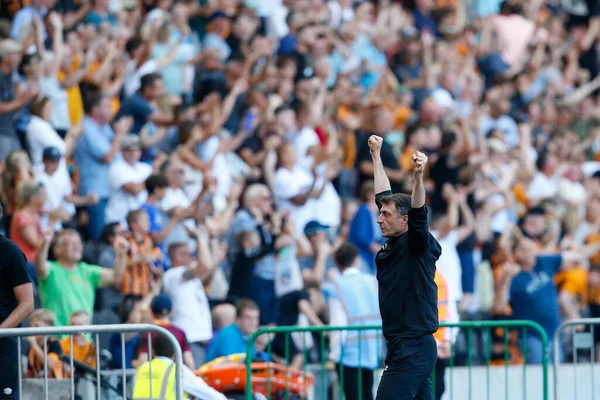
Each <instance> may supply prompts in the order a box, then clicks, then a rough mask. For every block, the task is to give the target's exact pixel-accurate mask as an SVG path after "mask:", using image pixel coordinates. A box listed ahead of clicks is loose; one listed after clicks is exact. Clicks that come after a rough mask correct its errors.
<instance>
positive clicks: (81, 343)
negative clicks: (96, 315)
mask: <svg viewBox="0 0 600 400" xmlns="http://www.w3.org/2000/svg"><path fill="white" fill-rule="evenodd" d="M69 325H70V326H84V325H90V315H89V314H88V313H87V312H86V311H75V312H74V313H73V314H71V318H70V322H69ZM60 346H61V347H62V351H63V354H64V355H66V356H67V357H70V356H71V339H70V338H69V337H68V336H67V337H65V338H63V339H62V340H61V341H60ZM73 359H74V360H77V361H79V362H82V363H84V364H86V365H89V366H90V367H92V368H96V345H95V344H94V343H92V342H91V341H90V340H89V339H88V338H86V336H85V335H82V334H74V335H73Z"/></svg>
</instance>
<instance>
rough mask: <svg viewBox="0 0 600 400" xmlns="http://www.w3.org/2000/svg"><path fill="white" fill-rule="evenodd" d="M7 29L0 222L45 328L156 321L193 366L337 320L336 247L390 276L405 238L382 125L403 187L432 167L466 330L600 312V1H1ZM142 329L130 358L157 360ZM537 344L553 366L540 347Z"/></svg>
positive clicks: (550, 329) (442, 265) (532, 343)
mask: <svg viewBox="0 0 600 400" xmlns="http://www.w3.org/2000/svg"><path fill="white" fill-rule="evenodd" d="M0 17H1V18H3V19H2V23H1V24H0V35H2V37H3V39H2V40H0V171H1V194H2V197H1V199H2V204H3V206H4V214H5V217H4V218H3V223H2V225H3V229H4V232H5V233H6V234H7V235H8V236H9V237H10V239H11V240H13V241H14V242H15V243H16V244H17V245H18V246H19V247H20V248H21V249H22V251H23V252H24V254H25V256H26V257H27V260H28V262H29V263H30V273H31V275H32V277H33V278H34V281H35V283H36V293H37V295H38V308H40V311H36V314H35V315H34V316H32V318H31V324H42V325H54V324H56V325H60V326H62V325H67V324H69V323H72V324H81V323H82V322H81V321H82V320H83V321H84V322H85V321H87V320H89V319H90V318H92V320H94V321H95V322H96V323H98V322H106V321H112V320H116V321H120V322H121V323H134V322H139V321H150V322H152V321H155V322H156V323H157V324H161V325H166V326H169V327H170V329H172V331H173V332H174V334H175V335H176V337H177V338H178V339H179V340H180V343H181V345H182V349H183V350H184V357H185V362H186V364H187V365H188V366H190V367H194V366H195V367H198V366H200V365H201V364H202V363H204V362H205V361H208V360H210V359H212V358H214V357H217V356H220V355H226V354H229V353H231V352H233V351H235V352H237V351H243V341H244V338H245V337H247V335H248V334H250V333H252V332H254V331H256V329H257V328H258V327H259V326H266V325H273V324H276V325H295V324H298V325H308V324H310V325H321V324H326V323H328V321H330V320H331V319H332V316H331V315H328V298H327V295H326V293H324V292H323V290H322V287H323V285H325V284H326V283H328V282H332V281H335V279H336V276H337V274H338V273H339V272H338V271H337V269H336V268H335V262H334V257H333V255H334V253H335V251H336V249H338V248H339V247H340V246H341V245H342V244H343V243H345V242H351V243H353V244H354V245H355V246H356V247H357V248H358V251H359V253H360V257H361V269H363V270H364V271H366V272H369V273H371V274H375V273H376V271H375V264H374V255H375V253H376V252H377V251H378V250H379V249H380V248H381V246H382V244H383V243H384V239H383V238H382V237H381V231H380V229H379V227H378V226H377V223H376V218H377V215H378V209H377V207H376V205H375V202H374V199H375V192H374V188H373V183H372V178H373V164H372V161H371V157H370V154H369V148H368V146H367V138H368V136H369V135H371V134H376V135H379V136H382V137H383V138H384V143H383V147H382V151H381V156H382V160H383V164H384V166H385V168H386V173H387V175H388V177H389V179H390V181H391V184H392V189H393V190H394V192H408V191H409V190H410V189H411V187H412V174H411V173H410V172H411V171H410V169H411V165H412V164H411V155H412V153H413V152H414V151H415V150H419V151H423V152H425V153H426V154H427V155H428V157H429V160H430V162H429V165H430V167H429V165H428V167H429V168H428V171H427V189H428V206H429V208H430V209H431V210H432V215H433V217H432V220H431V224H430V227H431V230H432V232H433V234H434V235H435V236H436V238H437V239H438V241H439V242H440V244H441V246H442V249H443V255H442V258H440V260H439V262H438V269H439V271H440V272H441V273H442V274H443V275H444V277H445V279H446V280H447V281H448V285H449V289H448V290H451V291H452V294H453V295H452V296H451V298H452V299H453V300H452V301H455V302H456V306H457V309H458V313H459V314H460V317H461V319H482V318H486V319H488V318H496V319H507V318H511V315H512V316H513V317H516V318H518V319H532V320H534V321H536V322H539V323H540V324H541V325H542V327H543V328H544V329H545V330H546V333H548V335H550V336H551V335H553V334H554V332H555V331H556V329H557V327H558V325H559V323H560V322H561V321H565V320H570V319H574V318H579V317H581V316H595V317H600V196H599V194H600V193H599V190H600V162H598V161H596V160H600V112H599V110H600V97H599V96H598V89H600V57H599V54H600V53H599V52H600V50H599V49H600V6H599V5H598V2H596V1H593V0H563V1H554V0H528V1H520V0H506V1H500V0H414V1H409V0H397V1H389V0H373V1H351V0H331V1H324V0H247V1H241V0H209V1H198V2H196V1H195V0H174V1H173V0H156V1H152V0H144V1H132V0H122V1H118V0H110V1H109V0H91V1H82V2H79V1H74V0H58V1H57V0H29V1H21V0H2V1H1V6H0ZM235 304H237V309H236V308H235V306H234V305H235ZM582 329H583V328H582ZM598 334H600V331H599V330H596V343H599V342H600V336H599V335H598ZM125 337H126V341H127V343H126V346H125V351H126V352H127V354H126V362H127V365H126V366H127V367H131V366H134V367H135V366H136V365H139V364H140V363H141V362H143V361H144V360H146V359H147V351H146V352H144V349H145V346H146V345H145V344H144V343H142V341H141V339H140V338H139V337H138V336H136V335H133V334H126V335H125ZM459 337H460V336H459ZM494 339H495V340H496V341H494V342H493V344H494V346H495V345H497V344H498V343H500V344H502V343H503V339H502V338H494ZM520 339H521V338H518V337H516V338H515V339H514V341H513V340H512V339H511V343H512V344H513V349H512V350H514V351H511V362H515V363H517V362H519V360H521V359H522V357H521V356H522V355H520V354H518V353H519V351H518V350H516V349H517V348H519V349H522V348H523V347H518V346H517V343H518V341H519V340H520ZM85 340H86V339H85V337H82V338H78V339H77V340H76V345H77V346H78V349H75V350H74V351H78V352H79V353H78V354H82V356H81V357H83V358H86V357H87V358H89V354H88V351H92V350H90V345H91V343H88V342H86V341H85ZM240 343H242V344H240ZM274 343H275V344H277V339H275V342H274ZM31 345H32V346H31V347H32V352H33V353H32V356H31V357H32V359H31V361H30V363H31V364H32V365H31V366H30V369H31V370H32V371H33V372H32V373H33V374H35V367H36V364H35V357H34V356H35V355H36V354H37V353H38V350H39V345H38V342H36V340H35V339H32V340H31ZM260 346H264V343H258V344H257V347H260ZM315 346H316V344H315ZM62 347H63V349H64V350H66V351H69V346H68V345H65V343H63V346H62ZM109 347H110V349H111V351H113V357H114V364H115V366H121V362H122V361H121V359H122V358H121V352H122V348H121V345H120V342H118V337H117V338H115V340H114V341H113V340H111V341H110V344H109ZM275 347H277V346H275ZM525 348H526V349H527V352H528V353H530V354H528V355H527V360H529V361H534V362H535V361H536V360H539V359H540V357H541V351H542V348H541V342H540V340H539V337H537V336H536V335H534V334H531V335H529V336H527V346H526V347H525ZM49 349H50V351H53V349H54V350H56V351H57V352H59V351H60V350H61V349H60V346H59V342H57V344H56V345H54V344H53V345H52V346H51V347H49ZM564 350H565V352H568V350H569V349H568V348H565V349H564ZM93 351H95V349H94V350H93ZM500 351H502V350H500ZM479 354H480V355H481V356H483V355H485V354H486V353H485V352H484V351H481V352H479ZM494 354H495V355H496V356H498V357H500V358H501V359H504V355H502V356H499V355H498V351H497V350H496V348H495V347H494V349H493V356H494ZM565 355H568V354H566V353H565ZM309 356H310V353H309ZM90 360H91V358H90ZM480 361H481V360H480ZM94 362H95V361H94Z"/></svg>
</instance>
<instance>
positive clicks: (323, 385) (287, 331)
mask: <svg viewBox="0 0 600 400" xmlns="http://www.w3.org/2000/svg"><path fill="white" fill-rule="evenodd" d="M440 328H458V329H461V330H466V342H467V356H466V366H467V368H468V370H467V384H468V389H467V390H468V393H467V394H466V395H465V396H464V397H462V396H460V397H457V398H461V399H463V398H464V399H466V398H468V399H469V400H472V399H475V398H477V399H482V398H486V399H487V400H490V399H491V393H492V391H491V387H492V385H491V379H490V378H491V373H490V371H491V369H494V371H498V368H500V367H493V366H492V365H491V359H492V339H491V337H492V332H491V330H492V329H498V328H501V329H503V333H502V334H501V336H503V343H504V352H503V359H504V377H505V396H504V397H505V399H506V400H508V399H509V397H510V396H509V378H508V377H509V364H510V354H509V353H510V350H509V335H510V332H509V331H510V330H518V333H519V336H520V338H519V339H520V342H522V350H523V356H524V357H523V368H522V385H523V389H522V390H523V399H524V400H525V399H526V398H527V387H528V386H531V383H527V356H526V351H525V350H526V348H525V343H526V341H527V340H526V339H527V333H528V330H529V333H530V334H531V333H532V332H534V333H535V334H536V335H538V336H539V338H540V340H541V342H542V346H544V348H546V349H547V348H548V336H547V335H546V332H545V331H544V329H543V328H542V327H541V326H540V325H539V324H537V323H535V322H533V321H520V320H515V321H465V322H461V323H452V324H450V323H440ZM373 330H377V331H379V332H380V331H381V326H320V327H302V328H300V327H295V326H291V327H266V328H261V329H259V330H258V331H257V332H256V333H255V334H254V335H252V336H251V337H250V338H249V339H248V341H247V348H246V359H245V364H246V399H247V400H251V399H252V395H253V389H254V390H256V387H257V386H260V387H261V390H264V389H265V387H266V394H265V395H266V396H267V397H268V398H269V399H271V398H272V397H271V396H273V394H274V393H272V387H271V383H270V382H271V380H272V377H275V376H276V375H275V374H276V373H277V370H276V368H275V367H274V366H272V364H271V363H268V364H267V365H266V368H267V369H268V371H267V377H266V379H264V378H261V379H262V380H264V381H265V383H264V384H263V382H262V381H261V382H260V385H259V383H257V382H256V379H253V376H252V372H251V371H252V363H253V361H254V354H253V350H252V349H253V347H254V344H255V342H256V339H257V338H259V337H260V336H262V335H267V334H268V335H273V334H275V335H277V334H280V335H284V342H285V351H284V353H285V354H283V355H280V356H281V359H282V361H283V363H284V364H285V368H284V369H285V375H283V374H279V375H277V379H282V377H285V379H286V381H285V390H284V392H283V393H278V394H277V395H278V396H280V397H277V398H278V399H279V398H282V399H283V398H285V399H286V400H288V399H306V398H309V397H310V396H308V394H307V393H308V391H309V387H307V385H308V383H307V382H309V381H310V380H309V379H307V377H306V375H304V376H303V379H302V380H301V384H303V385H304V388H303V390H301V391H296V392H295V393H293V394H290V383H289V378H290V376H291V374H293V373H294V371H293V370H292V369H291V368H289V364H290V358H289V343H290V335H291V334H293V333H299V332H300V333H310V334H318V335H319V338H320V340H319V341H317V342H319V349H318V352H319V353H320V356H319V361H320V364H321V368H320V370H321V371H320V375H321V376H320V379H319V380H317V379H315V384H318V385H319V387H320V390H319V392H318V393H317V396H315V399H323V400H324V399H326V398H328V395H327V393H328V390H327V387H328V385H327V377H326V370H327V368H326V363H327V356H326V350H325V333H327V332H335V331H338V332H341V331H358V332H359V347H358V351H359V357H358V359H361V357H360V352H361V346H360V343H361V342H362V338H361V337H360V336H361V334H360V332H364V331H373ZM475 330H478V331H483V333H484V336H485V337H486V338H487V345H486V351H485V356H484V359H485V363H484V365H485V368H486V373H485V380H486V382H487V386H486V392H485V395H483V396H482V395H475V396H473V393H472V391H473V390H472V389H473V385H472V383H473V381H474V380H473V378H472V374H471V368H472V367H473V366H474V362H473V352H472V347H473V331H475ZM303 340H304V343H303V346H300V347H302V348H299V349H298V350H299V351H300V352H301V353H302V354H303V356H304V361H303V366H302V370H301V372H302V373H304V374H305V373H306V360H307V353H308V350H307V348H306V341H305V339H303ZM343 352H344V345H342V346H341V351H340V353H341V354H340V360H343V359H344V356H343V354H344V353H343ZM267 353H268V357H269V359H270V360H272V359H273V356H272V353H273V351H272V341H270V342H269V344H268V345H267ZM450 353H451V357H450V359H449V360H448V361H449V370H450V371H449V373H450V379H449V381H450V388H449V389H450V390H449V396H448V397H449V398H450V399H451V400H453V399H454V396H453V393H454V390H453V384H454V382H453V375H452V374H453V370H454V367H455V366H454V360H455V356H456V354H455V345H454V344H450ZM541 361H542V362H541V387H540V388H539V389H538V390H537V391H538V393H541V396H542V397H541V398H542V399H543V400H548V354H547V352H543V354H542V360H541ZM261 368H263V369H264V368H265V364H264V363H261ZM511 368H512V367H511ZM358 371H359V376H360V374H361V371H362V368H361V366H360V365H359V366H358ZM338 374H339V375H340V377H339V379H337V384H338V386H339V387H338V388H336V389H337V392H339V393H340V399H343V397H344V395H343V393H344V388H343V385H344V377H343V375H344V372H343V367H342V366H340V370H339V371H338ZM435 378H436V377H435V374H434V376H432V379H433V381H434V385H435V380H436V379H435ZM438 379H439V377H438ZM477 381H478V380H477ZM478 382H479V381H478ZM253 385H254V386H253ZM280 386H281V385H280ZM358 387H359V392H358V399H360V400H362V398H363V395H362V391H361V389H362V388H361V381H360V380H359V382H358ZM434 392H435V388H434ZM299 393H300V394H299ZM263 394H264V393H263ZM494 398H498V396H497V394H495V396H494Z"/></svg>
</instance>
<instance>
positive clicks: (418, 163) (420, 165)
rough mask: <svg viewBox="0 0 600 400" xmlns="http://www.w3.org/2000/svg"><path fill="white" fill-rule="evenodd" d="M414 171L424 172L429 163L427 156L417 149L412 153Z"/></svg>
mask: <svg viewBox="0 0 600 400" xmlns="http://www.w3.org/2000/svg"><path fill="white" fill-rule="evenodd" d="M412 160H413V166H414V171H415V172H416V173H419V174H422V173H423V171H425V166H426V165H427V156H426V155H425V154H423V153H421V152H420V151H416V152H415V153H414V154H413V155H412Z"/></svg>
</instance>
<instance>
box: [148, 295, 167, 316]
mask: <svg viewBox="0 0 600 400" xmlns="http://www.w3.org/2000/svg"><path fill="white" fill-rule="evenodd" d="M172 307H173V304H172V303H171V299H170V298H169V296H167V295H166V294H159V295H158V296H156V297H155V298H153V299H152V303H151V304H150V309H151V310H152V313H153V314H154V315H165V314H168V313H170V312H171V308H172Z"/></svg>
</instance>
